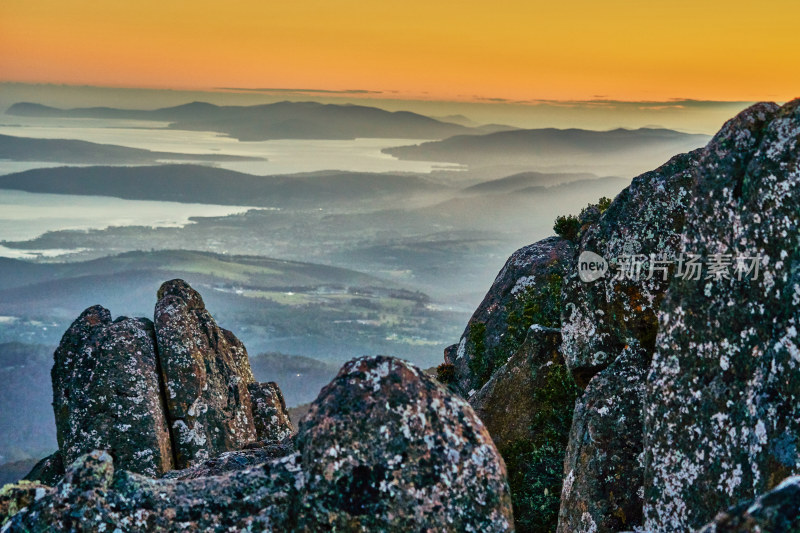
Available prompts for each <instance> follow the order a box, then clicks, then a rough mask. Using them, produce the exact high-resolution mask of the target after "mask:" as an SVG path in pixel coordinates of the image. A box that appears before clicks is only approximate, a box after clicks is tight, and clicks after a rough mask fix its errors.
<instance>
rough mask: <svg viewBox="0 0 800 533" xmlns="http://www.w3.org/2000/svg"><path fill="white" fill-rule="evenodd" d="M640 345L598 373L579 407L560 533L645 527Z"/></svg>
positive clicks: (567, 461)
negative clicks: (643, 520)
mask: <svg viewBox="0 0 800 533" xmlns="http://www.w3.org/2000/svg"><path fill="white" fill-rule="evenodd" d="M647 358H648V356H647V353H646V351H645V350H644V349H643V348H641V347H640V346H639V345H638V343H632V344H631V345H630V346H628V347H626V348H625V349H623V351H622V354H620V355H619V356H618V357H617V360H616V361H614V362H613V363H611V365H609V366H608V367H607V368H605V369H604V370H603V371H601V372H600V373H599V374H596V375H595V376H594V377H593V378H592V379H591V381H589V385H588V386H587V387H586V390H585V391H584V393H583V395H582V396H581V397H580V398H579V399H578V401H577V403H576V405H575V412H574V415H573V419H572V429H571V430H570V434H569V445H568V447H567V454H566V458H565V459H564V486H563V489H562V492H561V506H560V511H559V518H558V532H559V533H588V532H590V531H624V530H628V529H632V528H633V527H634V526H637V525H641V523H642V503H643V498H644V486H643V478H644V466H643V464H642V463H641V454H642V446H643V436H642V431H643V429H644V427H643V426H644V425H643V423H642V422H643V420H642V405H643V401H644V385H645V376H646V371H645V364H644V360H646V359H647Z"/></svg>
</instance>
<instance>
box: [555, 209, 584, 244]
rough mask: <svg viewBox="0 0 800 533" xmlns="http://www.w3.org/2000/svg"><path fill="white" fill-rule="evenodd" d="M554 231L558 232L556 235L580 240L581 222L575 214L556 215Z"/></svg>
mask: <svg viewBox="0 0 800 533" xmlns="http://www.w3.org/2000/svg"><path fill="white" fill-rule="evenodd" d="M553 231H555V232H556V235H558V236H560V237H562V238H564V239H567V240H568V241H573V242H575V241H577V240H578V234H579V233H580V231H581V222H580V220H578V217H576V216H575V215H561V216H559V217H556V223H555V224H554V225H553Z"/></svg>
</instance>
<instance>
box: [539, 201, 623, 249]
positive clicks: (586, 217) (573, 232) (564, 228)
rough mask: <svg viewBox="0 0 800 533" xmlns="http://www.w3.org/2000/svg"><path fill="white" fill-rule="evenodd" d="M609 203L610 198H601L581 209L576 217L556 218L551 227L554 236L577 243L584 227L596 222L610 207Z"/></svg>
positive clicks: (562, 216) (563, 216)
mask: <svg viewBox="0 0 800 533" xmlns="http://www.w3.org/2000/svg"><path fill="white" fill-rule="evenodd" d="M611 202H612V200H611V198H609V197H607V196H603V197H602V198H600V199H599V200H598V201H597V203H596V204H587V206H586V207H584V208H583V209H581V213H580V215H578V216H575V215H561V216H558V217H556V221H555V224H554V225H553V231H555V232H556V235H558V236H559V237H562V238H564V239H567V240H568V241H572V242H578V240H579V239H580V237H581V232H582V231H583V229H584V226H586V225H588V224H594V223H595V222H597V221H598V220H599V219H600V215H602V214H603V213H604V212H605V210H606V209H608V207H609V206H610V205H611Z"/></svg>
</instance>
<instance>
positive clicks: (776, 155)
mask: <svg viewBox="0 0 800 533" xmlns="http://www.w3.org/2000/svg"><path fill="white" fill-rule="evenodd" d="M697 172H698V181H697V186H696V187H695V190H694V194H693V195H692V198H691V201H690V204H689V207H688V210H687V216H686V223H685V226H684V229H683V239H682V251H683V252H686V253H696V254H699V255H700V256H701V257H703V258H705V261H706V263H707V264H708V265H713V264H714V263H716V264H717V265H723V266H724V268H722V267H718V268H717V269H716V270H711V269H712V266H708V269H707V270H706V273H705V274H704V275H703V277H702V279H701V280H690V279H683V278H678V277H673V279H672V281H671V283H670V287H669V290H668V292H667V295H666V298H665V299H664V302H663V304H662V306H661V310H660V313H659V333H658V338H657V341H656V351H655V354H654V356H653V363H652V366H651V368H650V373H649V376H648V384H647V399H646V425H645V449H646V451H647V462H646V480H645V481H646V490H647V493H646V501H647V504H646V506H645V517H646V522H645V523H646V526H647V527H650V528H652V529H659V530H664V531H682V530H685V529H687V528H692V527H700V526H702V525H703V524H704V523H706V522H707V521H709V520H710V519H712V518H713V517H714V515H715V514H716V513H717V512H718V511H719V510H720V509H725V508H727V507H729V506H731V505H733V504H736V503H737V502H740V501H742V500H746V499H750V498H753V497H754V496H755V495H757V494H760V493H763V492H766V491H768V490H770V489H771V488H773V487H775V486H776V485H777V484H778V483H779V482H780V481H781V480H782V479H784V478H785V477H787V476H788V475H791V474H796V473H798V472H799V471H800V450H799V449H798V444H797V443H798V440H800V348H798V346H799V345H800V339H798V335H797V328H798V327H800V306H798V304H800V240H799V239H798V236H799V235H800V233H798V228H799V227H800V100H795V101H794V102H791V103H789V104H786V105H785V106H783V107H782V108H778V107H777V106H776V105H774V104H759V105H756V106H753V107H751V108H749V109H747V110H746V111H744V112H742V113H741V114H740V115H739V116H737V117H736V118H734V119H732V120H731V121H729V122H728V123H726V124H725V126H724V127H723V128H722V129H721V130H720V132H719V133H718V134H717V135H716V136H715V137H714V138H713V139H712V141H711V142H710V143H709V145H708V147H707V148H706V149H705V150H704V152H703V156H702V158H701V159H700V160H699V163H698V165H697ZM737 258H738V259H737ZM737 264H738V265H740V268H739V269H738V270H739V271H738V272H737ZM725 265H727V266H725ZM756 266H757V267H758V272H757V273H756V272H755V270H752V271H750V270H749V269H750V268H755V267H756ZM709 271H711V273H710V274H708V272H709Z"/></svg>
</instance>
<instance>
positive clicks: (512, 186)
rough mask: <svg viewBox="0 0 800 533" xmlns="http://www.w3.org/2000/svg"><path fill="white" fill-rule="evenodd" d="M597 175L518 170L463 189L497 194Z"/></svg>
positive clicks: (549, 185) (559, 183)
mask: <svg viewBox="0 0 800 533" xmlns="http://www.w3.org/2000/svg"><path fill="white" fill-rule="evenodd" d="M597 178H598V176H596V175H595V174H590V173H588V172H574V173H552V174H549V173H544V172H520V173H519V174H513V175H511V176H506V177H504V178H499V179H494V180H489V181H483V182H481V183H477V184H475V185H472V186H470V187H467V188H465V189H463V191H462V192H465V193H468V194H497V193H509V192H514V191H519V190H521V189H525V188H529V187H552V186H556V185H563V184H565V183H569V182H573V181H581V180H591V179H597Z"/></svg>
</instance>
